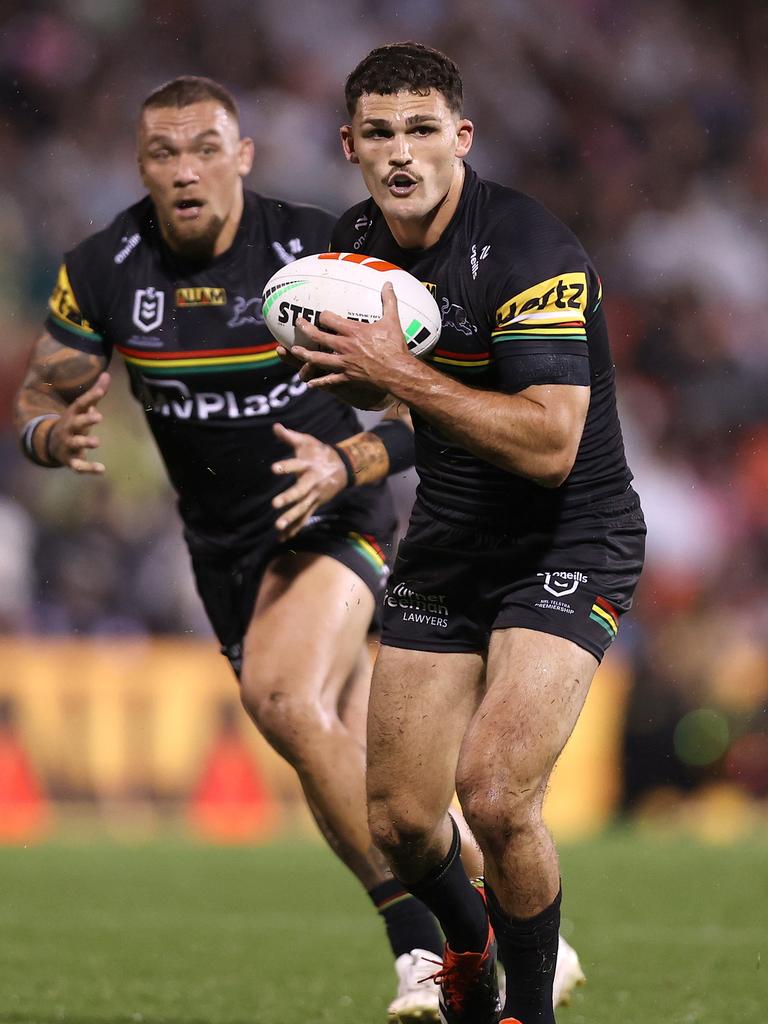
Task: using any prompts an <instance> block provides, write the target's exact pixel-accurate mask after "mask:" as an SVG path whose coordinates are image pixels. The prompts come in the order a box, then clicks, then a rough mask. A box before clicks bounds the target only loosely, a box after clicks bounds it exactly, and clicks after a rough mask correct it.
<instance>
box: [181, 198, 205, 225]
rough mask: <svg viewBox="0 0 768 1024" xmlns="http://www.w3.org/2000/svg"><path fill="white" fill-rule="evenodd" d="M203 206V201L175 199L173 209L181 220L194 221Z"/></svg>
mask: <svg viewBox="0 0 768 1024" xmlns="http://www.w3.org/2000/svg"><path fill="white" fill-rule="evenodd" d="M204 205H205V200H204V199H177V200H176V202H175V203H174V204H173V207H174V209H175V210H176V213H177V214H178V215H179V217H181V219H182V220H194V219H195V218H197V217H199V216H200V210H201V208H202V207H203V206H204Z"/></svg>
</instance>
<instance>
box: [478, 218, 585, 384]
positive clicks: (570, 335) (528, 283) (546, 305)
mask: <svg viewBox="0 0 768 1024" xmlns="http://www.w3.org/2000/svg"><path fill="white" fill-rule="evenodd" d="M529 248H530V249H531V250H532V251H530V255H529V259H528V261H527V263H526V264H525V265H524V267H523V269H521V267H520V264H519V262H518V264H517V266H510V267H509V268H508V269H506V270H502V272H501V274H500V276H499V279H498V287H497V288H495V289H494V290H493V291H494V296H493V304H494V306H495V313H494V318H493V319H494V322H493V326H492V330H491V342H492V358H493V361H494V363H495V365H496V368H497V373H498V379H499V385H500V389H501V390H503V391H506V392H509V393H514V392H517V391H521V390H522V389H523V388H527V387H530V386H531V385H533V384H576V385H581V386H589V383H590V359H589V348H588V345H587V321H588V318H589V316H590V312H591V308H592V307H593V306H596V305H597V304H599V295H598V294H595V291H596V286H597V288H598V289H599V282H598V281H597V278H596V275H595V274H594V272H593V271H592V269H591V267H590V265H589V260H588V258H587V256H586V253H584V251H583V250H582V249H581V247H580V246H579V245H578V243H577V242H576V241H575V239H572V238H570V237H568V236H566V237H565V238H564V240H563V241H562V242H559V241H558V240H557V239H555V240H552V239H545V240H544V244H543V245H541V247H540V248H538V251H537V248H536V246H531V247H529Z"/></svg>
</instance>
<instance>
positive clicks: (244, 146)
mask: <svg viewBox="0 0 768 1024" xmlns="http://www.w3.org/2000/svg"><path fill="white" fill-rule="evenodd" d="M253 153H254V146H253V139H249V138H245V139H240V143H239V150H238V154H237V172H238V174H239V175H240V177H241V178H244V177H245V176H246V174H250V173H251V168H252V167H253Z"/></svg>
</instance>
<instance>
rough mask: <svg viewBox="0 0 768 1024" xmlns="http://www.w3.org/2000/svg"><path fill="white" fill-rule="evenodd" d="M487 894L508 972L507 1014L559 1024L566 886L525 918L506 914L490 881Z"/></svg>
mask: <svg viewBox="0 0 768 1024" xmlns="http://www.w3.org/2000/svg"><path fill="white" fill-rule="evenodd" d="M485 895H486V899H487V900H488V913H489V914H490V917H491V924H492V925H493V930H494V931H495V933H496V941H497V943H498V946H499V959H500V960H501V962H502V964H503V965H504V970H505V972H506V975H507V998H506V1002H505V1003H504V1016H506V1017H517V1018H519V1019H520V1020H521V1021H525V1024H555V1012H554V1010H553V1009H552V983H553V981H554V980H555V964H556V963H557V942H558V933H559V931H560V898H561V896H562V889H561V890H560V892H558V894H557V896H556V897H555V900H554V902H553V903H552V904H551V905H550V906H548V907H546V908H545V909H544V910H542V911H541V913H540V914H537V915H536V916H535V917H529V918H525V919H521V918H516V917H510V916H509V915H508V914H506V913H505V912H504V910H502V908H501V905H500V903H499V901H498V899H497V898H496V894H495V893H494V892H493V890H492V889H491V888H490V887H489V885H488V883H487V882H486V885H485Z"/></svg>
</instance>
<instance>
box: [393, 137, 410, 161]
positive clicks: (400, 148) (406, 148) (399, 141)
mask: <svg viewBox="0 0 768 1024" xmlns="http://www.w3.org/2000/svg"><path fill="white" fill-rule="evenodd" d="M389 162H390V163H391V164H394V165H395V166H398V167H399V166H402V165H403V164H408V163H410V162H411V147H410V145H409V144H408V139H407V138H406V137H405V136H404V135H400V136H397V135H396V136H395V137H394V138H393V140H392V149H391V150H390V154H389Z"/></svg>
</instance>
